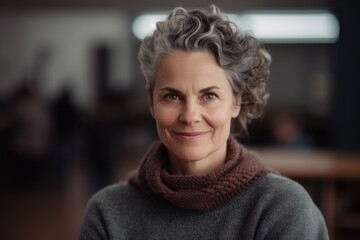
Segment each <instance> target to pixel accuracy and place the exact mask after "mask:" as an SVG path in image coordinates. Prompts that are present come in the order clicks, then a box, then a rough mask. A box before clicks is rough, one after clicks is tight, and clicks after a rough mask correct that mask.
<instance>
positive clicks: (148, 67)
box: [138, 5, 271, 133]
mask: <svg viewBox="0 0 360 240" xmlns="http://www.w3.org/2000/svg"><path fill="white" fill-rule="evenodd" d="M210 8H211V11H210V12H207V11H205V10H200V9H195V10H186V9H184V8H182V7H177V8H175V9H174V10H173V11H172V12H171V13H170V14H169V16H168V17H167V19H166V20H164V21H160V22H157V24H156V30H155V31H154V33H153V34H152V35H149V36H147V37H145V39H144V40H143V41H142V43H141V45H140V49H139V55H138V59H139V62H140V68H141V71H142V74H143V75H144V77H145V79H146V81H147V86H148V89H149V93H150V97H151V99H152V92H153V88H154V82H155V74H156V70H157V65H158V64H159V62H160V60H161V58H162V56H164V55H166V54H167V53H170V52H172V51H174V50H183V51H187V52H209V53H210V54H212V55H213V56H214V57H215V59H216V61H217V63H218V64H219V66H220V67H222V68H223V69H224V70H225V71H226V73H227V75H228V78H229V81H230V84H231V86H232V90H233V96H234V97H235V99H236V98H237V97H241V110H240V114H239V116H238V122H239V123H240V126H239V127H238V128H237V131H238V133H247V125H248V123H249V122H250V121H251V120H253V119H255V118H258V117H260V116H261V115H262V113H263V109H264V107H265V105H266V103H267V98H268V95H269V94H268V93H267V87H266V81H267V79H268V77H269V75H270V70H269V67H270V62H271V57H270V54H269V53H268V52H267V51H266V49H265V48H264V47H263V46H262V45H261V44H260V43H259V41H258V40H257V39H255V38H254V37H253V36H251V35H250V34H248V33H247V32H245V31H240V30H239V29H238V28H237V26H236V25H235V23H233V22H231V21H229V20H228V19H227V18H226V17H225V16H224V15H223V14H222V13H221V11H220V10H219V8H218V7H216V6H215V5H211V6H210Z"/></svg>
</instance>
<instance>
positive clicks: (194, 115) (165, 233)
mask: <svg viewBox="0 0 360 240" xmlns="http://www.w3.org/2000/svg"><path fill="white" fill-rule="evenodd" d="M211 10H212V11H211V12H210V13H208V12H205V11H202V10H192V11H187V10H185V9H183V8H175V9H174V10H173V11H172V13H171V14H170V15H169V17H168V18H167V20H165V21H163V22H158V23H157V29H156V31H155V32H154V33H153V34H152V35H150V36H148V37H146V38H145V40H144V41H143V42H142V45H141V48H140V52H139V60H140V64H141V70H142V72H143V74H144V76H145V78H146V80H147V85H146V89H147V92H148V96H149V108H150V112H151V115H152V116H153V118H154V119H155V121H156V125H157V131H158V135H159V138H160V141H159V142H155V143H154V144H153V145H152V146H150V148H149V150H148V152H147V153H146V154H145V156H144V158H143V160H142V163H141V165H140V167H139V170H138V171H137V173H136V174H135V175H133V176H132V177H131V178H130V180H129V181H128V182H122V183H117V184H115V185H112V186H109V187H107V188H105V189H103V190H102V191H100V192H99V193H97V194H96V195H95V196H93V197H92V199H91V200H90V202H89V203H88V206H87V209H86V213H85V215H84V218H83V222H82V227H81V231H80V239H277V240H278V239H328V234H327V230H326V226H325V223H324V220H323V217H322V215H321V213H320V211H319V210H318V208H317V207H316V206H315V205H314V203H313V202H312V200H311V198H310V197H309V195H308V194H307V193H306V192H305V190H304V189H303V188H302V187H301V186H300V185H299V184H297V183H295V182H293V181H291V180H290V179H287V178H285V177H282V176H279V175H277V174H276V173H274V172H272V171H271V170H269V169H268V168H267V167H266V166H264V164H263V163H262V162H261V161H260V160H259V159H258V157H257V156H256V155H255V154H253V153H251V152H249V151H248V150H246V149H245V148H244V147H243V146H242V145H240V144H239V143H238V142H237V141H236V140H235V139H234V138H233V137H231V136H230V130H231V122H232V120H233V119H238V120H239V123H240V124H239V126H240V127H239V128H240V129H241V130H242V131H245V132H246V125H247V123H248V122H249V121H250V120H251V119H253V118H256V117H259V116H260V115H261V111H262V109H263V107H264V106H265V104H266V98H267V92H266V80H267V78H268V75H269V65H270V56H269V54H268V52H267V51H266V50H265V49H264V48H263V47H262V46H261V45H260V44H259V42H258V41H257V40H256V39H255V38H254V37H251V36H250V35H248V34H246V33H244V32H241V31H239V30H238V29H237V28H236V27H235V25H234V24H233V23H231V22H229V21H228V20H226V19H225V18H224V17H223V16H222V14H221V13H220V11H219V9H218V8H216V7H215V6H211Z"/></svg>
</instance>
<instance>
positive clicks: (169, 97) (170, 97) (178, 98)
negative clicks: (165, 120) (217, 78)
mask: <svg viewBox="0 0 360 240" xmlns="http://www.w3.org/2000/svg"><path fill="white" fill-rule="evenodd" d="M209 96H211V98H208V97H209ZM217 98H219V96H218V95H217V94H215V93H213V92H208V93H204V95H203V96H202V99H203V100H204V101H205V102H212V101H214V100H216V99H217ZM164 100H166V101H170V102H173V101H182V100H183V99H182V97H181V96H179V95H177V94H176V93H167V94H165V96H164Z"/></svg>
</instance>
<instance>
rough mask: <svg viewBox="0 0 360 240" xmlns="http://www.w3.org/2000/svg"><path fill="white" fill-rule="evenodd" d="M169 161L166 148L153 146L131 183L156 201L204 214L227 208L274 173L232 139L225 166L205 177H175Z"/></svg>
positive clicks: (228, 147)
mask: <svg viewBox="0 0 360 240" xmlns="http://www.w3.org/2000/svg"><path fill="white" fill-rule="evenodd" d="M168 162H169V158H168V152H167V149H166V147H165V146H164V145H163V144H162V143H161V142H155V143H153V144H152V145H151V146H150V148H149V149H148V151H147V153H146V154H145V156H144V158H143V159H142V161H141V163H140V167H139V169H138V171H137V172H136V173H135V174H133V175H132V176H131V177H130V179H129V182H130V183H131V184H134V185H135V186H137V187H139V188H140V189H142V190H143V191H145V192H147V193H149V194H150V195H152V196H153V197H155V198H156V197H160V198H162V199H163V200H165V201H167V202H170V203H172V204H174V205H176V206H178V207H180V208H185V209H191V210H195V211H201V212H208V211H212V210H215V209H217V208H220V207H222V206H224V205H225V204H226V203H228V202H230V201H231V200H233V199H234V198H235V197H237V196H238V195H239V194H241V192H242V191H245V190H246V189H248V188H249V187H250V186H251V184H253V183H254V182H255V181H256V180H258V179H260V178H261V177H263V176H264V175H266V174H267V173H268V172H270V171H271V170H269V169H268V168H267V167H266V166H265V165H264V164H263V162H262V161H260V159H259V158H258V157H257V156H256V155H255V154H254V153H252V152H250V151H248V150H247V149H246V148H244V147H243V146H242V145H240V144H239V143H238V141H237V140H236V139H234V138H232V137H230V138H229V139H228V141H227V156H226V159H225V162H224V164H223V165H222V166H221V167H220V168H218V169H216V170H215V171H214V172H212V173H210V174H207V175H205V176H186V175H172V174H170V173H169V172H168V170H167V165H168Z"/></svg>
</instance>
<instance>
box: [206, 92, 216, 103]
mask: <svg viewBox="0 0 360 240" xmlns="http://www.w3.org/2000/svg"><path fill="white" fill-rule="evenodd" d="M216 98H217V95H216V94H215V93H205V94H204V99H205V101H209V102H210V101H214V100H215V99H216Z"/></svg>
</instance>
